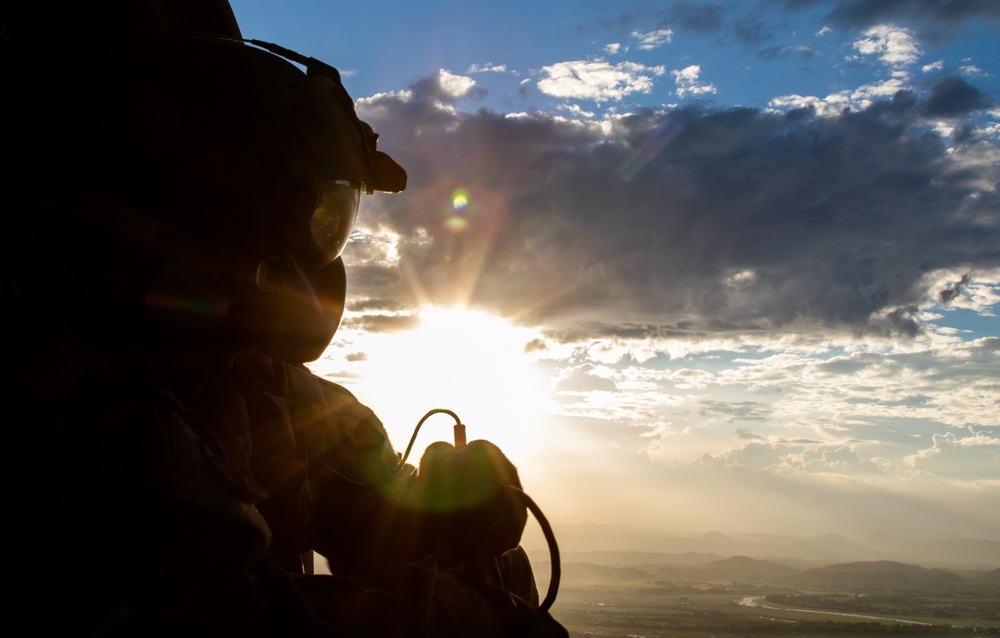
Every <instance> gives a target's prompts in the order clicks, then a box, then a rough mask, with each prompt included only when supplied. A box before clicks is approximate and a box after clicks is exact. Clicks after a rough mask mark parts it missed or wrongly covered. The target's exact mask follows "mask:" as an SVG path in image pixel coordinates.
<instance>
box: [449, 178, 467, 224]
mask: <svg viewBox="0 0 1000 638" xmlns="http://www.w3.org/2000/svg"><path fill="white" fill-rule="evenodd" d="M468 209H469V192H468V191H466V190H465V189H464V188H459V189H457V190H456V191H455V192H453V193H452V194H451V213H450V214H449V216H448V220H447V221H446V222H445V225H446V226H447V227H448V228H450V229H452V230H465V229H466V228H467V227H468V226H469V220H468V219H466V217H465V214H466V213H468V212H469V210H468Z"/></svg>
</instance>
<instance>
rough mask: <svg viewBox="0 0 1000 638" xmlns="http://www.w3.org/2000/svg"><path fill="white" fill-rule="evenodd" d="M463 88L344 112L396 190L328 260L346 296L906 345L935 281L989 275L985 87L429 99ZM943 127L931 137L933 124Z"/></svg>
mask: <svg viewBox="0 0 1000 638" xmlns="http://www.w3.org/2000/svg"><path fill="white" fill-rule="evenodd" d="M602 69H603V70H605V71H607V70H609V69H610V67H608V65H603V66H602ZM689 75H690V74H689ZM694 75H695V80H696V79H697V77H696V76H697V74H696V73H695V74H694ZM549 77H550V79H551V78H553V77H554V76H553V75H550V76H549ZM574 77H575V78H576V79H575V80H572V81H571V82H570V81H568V82H569V84H567V86H569V85H570V84H573V83H574V82H575V83H576V84H575V86H577V87H581V86H584V85H585V84H587V82H585V81H584V79H585V77H586V76H585V75H581V74H580V73H579V69H578V70H577V75H575V76H574ZM605 86H608V87H614V86H619V87H621V86H624V85H619V84H616V82H611V83H610V84H605ZM566 90H567V91H569V90H570V89H566ZM574 90H575V89H574ZM581 90H582V89H581ZM617 90H624V89H621V88H619V89H617ZM474 91H475V87H474V85H472V84H469V83H465V82H461V81H459V80H458V79H456V76H452V75H450V74H448V75H445V74H439V75H438V76H436V77H435V78H428V79H427V80H423V81H421V82H420V83H418V84H417V85H415V86H414V87H413V88H412V89H411V90H410V91H407V92H401V93H398V94H392V95H382V96H376V97H374V98H370V99H367V100H363V101H361V103H360V104H359V109H360V110H361V112H362V116H363V117H365V118H367V119H368V120H370V121H371V122H372V123H373V124H375V125H376V129H377V130H378V131H379V132H380V133H381V134H382V138H383V140H385V142H384V144H385V147H386V148H387V150H390V151H391V152H392V153H393V155H394V156H396V157H397V159H399V160H400V161H401V162H402V163H403V164H404V166H406V167H407V168H408V170H409V172H410V184H411V185H410V188H409V189H408V190H407V191H406V192H405V193H403V194H401V195H399V196H394V197H391V198H372V199H371V201H370V203H368V202H366V205H367V212H366V213H365V218H364V219H363V220H362V225H363V227H364V228H366V229H367V230H368V231H369V234H368V235H367V236H368V237H369V238H370V240H371V241H370V242H369V243H366V242H365V239H364V237H362V236H358V237H356V238H355V239H356V241H355V242H354V245H353V246H352V247H351V248H350V251H351V252H350V254H349V255H348V257H349V258H350V259H353V260H355V261H356V263H358V264H359V265H360V264H363V265H364V266H365V267H364V268H358V269H357V270H356V271H355V272H354V273H353V282H352V283H353V284H354V286H356V288H355V289H356V290H358V291H364V293H365V296H368V297H372V298H375V297H386V295H390V296H397V297H398V299H397V300H396V301H394V302H391V304H390V305H392V304H395V305H397V306H409V305H412V304H413V303H415V302H417V301H422V300H430V301H436V302H449V301H457V300H461V301H471V302H472V303H474V304H481V305H483V306H487V307H490V308H491V309H493V310H495V311H498V312H500V313H502V314H503V315H505V316H508V317H517V318H519V319H520V320H522V321H524V322H528V323H533V324H539V325H549V326H553V327H559V328H562V329H566V330H570V329H572V327H573V326H574V325H575V326H587V329H589V330H593V327H594V326H595V325H596V326H600V329H601V330H606V331H609V332H622V331H628V330H635V329H641V330H648V331H651V332H661V333H663V332H691V331H694V332H701V333H728V332H732V331H741V332H743V331H754V330H767V331H775V330H776V331H782V330H802V329H809V330H816V329H825V330H833V331H845V332H849V333H854V334H869V335H883V336H893V335H895V336H901V337H908V336H910V337H912V336H914V335H915V334H917V333H919V332H920V331H921V329H922V327H921V321H920V318H919V314H918V313H919V308H921V307H922V306H926V305H927V304H928V303H930V302H936V301H939V300H940V299H941V297H939V295H940V293H941V292H942V290H944V289H945V288H947V286H948V285H949V284H955V285H957V284H958V282H959V281H960V280H962V278H963V277H967V278H969V279H971V280H972V281H976V280H977V279H978V280H980V281H982V278H984V277H985V278H986V280H987V281H988V282H990V281H992V282H995V281H996V279H995V278H996V271H997V269H998V268H1000V218H998V215H997V210H998V209H1000V201H998V197H1000V193H998V192H997V190H996V188H997V184H998V182H1000V170H998V165H997V159H998V158H1000V153H998V148H997V143H996V138H995V136H990V135H988V134H986V133H985V132H984V131H983V130H981V129H980V128H977V126H975V124H974V123H975V122H976V119H975V118H976V117H978V116H981V115H982V112H983V109H984V108H986V107H988V106H989V100H987V99H986V98H985V96H984V95H983V94H982V93H981V92H979V91H978V89H976V88H975V87H974V86H973V85H971V84H969V83H968V82H967V81H966V80H965V79H962V78H960V77H957V76H954V77H947V78H944V79H942V80H941V81H939V82H938V83H937V84H935V85H934V86H932V87H931V88H930V90H928V91H925V92H923V93H918V92H916V91H914V90H900V91H897V92H896V93H895V94H894V95H892V96H891V97H889V98H885V99H879V100H874V101H871V102H870V104H868V105H867V106H866V107H865V108H855V109H849V108H848V109H845V110H844V111H843V112H839V113H836V114H830V113H828V112H825V113H824V114H823V115H820V113H819V112H818V111H817V110H816V109H815V108H809V107H805V108H793V109H791V110H788V111H787V112H778V111H773V112H772V111H759V110H751V109H741V108H726V109H714V110H713V109H706V108H700V107H684V108H676V109H673V110H642V111H638V112H636V113H633V114H630V115H624V116H619V117H614V118H608V119H605V120H603V121H599V122H598V121H576V120H569V119H565V118H561V117H558V116H553V115H547V114H523V115H520V116H516V115H507V116H502V115H498V114H495V113H491V112H486V111H481V112H477V113H461V112H459V111H458V110H456V109H454V108H451V107H450V106H449V105H451V104H453V103H454V101H455V100H457V99H459V97H461V96H466V95H468V94H469V93H471V92H474ZM610 91H611V89H609V92H607V93H605V94H604V96H605V97H612V96H613V92H610ZM943 118H946V119H947V121H948V124H949V127H950V129H951V130H953V131H954V132H955V134H954V135H953V136H952V137H950V138H949V137H943V136H941V135H939V134H937V133H935V132H934V127H935V126H936V125H938V124H940V122H941V120H942V119H943ZM458 191H462V192H463V193H464V194H465V197H466V198H467V203H466V204H465V205H464V206H462V207H461V208H458V207H456V205H455V202H454V195H455V193H456V192H458ZM376 200H377V201H376ZM386 238H391V240H387V239H386ZM386 241H390V243H392V244H393V248H392V250H393V254H394V255H395V257H394V258H393V260H391V261H386V260H384V259H380V258H379V257H378V255H379V253H378V252H377V248H378V245H381V244H379V242H382V244H384V243H385V242H386ZM387 282H393V284H394V285H393V287H390V288H388V289H387V288H386V286H385V284H386V283H387ZM387 301H389V300H387Z"/></svg>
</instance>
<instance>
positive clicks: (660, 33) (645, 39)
mask: <svg viewBox="0 0 1000 638" xmlns="http://www.w3.org/2000/svg"><path fill="white" fill-rule="evenodd" d="M673 36H674V32H673V31H672V30H671V29H656V30H655V31H647V32H646V33H643V32H641V31H633V32H632V38H633V39H634V40H638V41H639V43H638V44H637V45H636V46H637V47H638V48H639V49H640V50H642V51H651V50H652V49H656V48H659V47H661V46H663V45H664V44H667V43H668V42H670V40H671V38H673Z"/></svg>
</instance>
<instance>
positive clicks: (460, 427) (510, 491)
mask: <svg viewBox="0 0 1000 638" xmlns="http://www.w3.org/2000/svg"><path fill="white" fill-rule="evenodd" d="M435 414H447V415H448V416H450V417H451V418H452V419H454V420H455V425H454V430H453V431H454V437H455V445H454V447H452V446H449V445H448V444H446V443H442V442H438V443H434V444H432V446H431V447H428V451H429V452H430V453H429V454H428V453H427V452H425V453H424V458H422V459H421V461H420V472H434V471H435V468H434V466H433V464H434V463H435V462H437V463H439V464H440V463H441V461H442V459H443V460H444V465H446V466H449V467H448V469H447V471H446V472H445V473H446V475H447V477H448V479H449V481H448V483H446V485H445V491H446V492H451V495H450V497H445V498H443V499H441V498H440V496H439V497H438V502H442V501H443V502H445V503H455V502H460V503H461V502H464V503H469V502H470V501H473V505H472V506H471V507H470V509H477V508H481V505H480V504H479V503H475V502H474V501H475V499H470V498H469V497H468V496H465V497H463V496H461V495H459V492H462V491H464V488H465V486H467V485H468V482H469V481H471V482H472V488H473V491H474V492H475V491H476V487H477V485H476V481H477V479H478V480H479V482H482V481H483V479H484V476H483V475H479V476H476V475H475V473H477V470H479V471H482V470H483V469H486V470H487V474H488V475H489V478H490V479H492V478H493V476H492V475H493V473H495V472H496V473H499V474H501V475H502V474H504V473H505V472H504V470H503V466H504V461H501V460H500V459H498V458H497V455H496V452H499V450H496V452H493V450H491V449H490V448H491V447H492V444H490V443H488V442H487V441H473V442H472V443H471V444H469V443H467V442H466V426H465V424H464V423H462V420H461V419H460V418H459V417H458V415H457V414H455V413H454V412H453V411H451V410H447V409H445V408H434V409H433V410H430V411H428V412H427V414H425V415H424V416H423V417H421V419H420V420H419V421H418V422H417V425H416V426H415V427H414V428H413V434H412V435H411V436H410V442H409V443H408V444H407V446H406V450H405V451H404V452H403V454H402V456H401V457H400V459H399V465H398V466H397V468H396V474H397V475H398V474H399V473H400V472H401V471H402V470H403V469H404V468H405V467H406V460H407V459H408V458H409V456H410V451H411V450H412V449H413V444H414V443H415V442H416V440H417V435H418V434H419V433H420V428H421V427H422V426H423V425H424V423H425V422H426V421H427V419H429V418H430V417H432V416H434V415H435ZM470 446H471V447H472V450H471V452H472V454H469V452H470V450H469V447H470ZM464 456H468V457H469V459H468V460H466V459H464V458H463V459H462V461H464V462H462V461H460V462H458V463H456V462H455V459H456V458H458V457H464ZM500 456H502V454H501V455H500ZM425 462H426V463H427V466H429V467H426V468H425ZM438 471H440V470H438ZM469 474H473V475H472V476H470V475H469ZM514 476H515V478H516V474H515V475H514ZM486 480H488V479H486ZM502 487H503V488H504V493H503V494H501V495H497V496H496V497H494V498H493V499H492V500H495V501H501V502H502V501H505V500H511V499H512V501H513V503H515V504H517V505H520V506H522V507H524V508H526V509H527V510H529V511H530V512H531V513H532V514H533V515H534V516H535V520H537V521H538V525H539V526H540V527H541V528H542V534H543V535H544V536H545V542H546V544H547V545H548V548H549V559H550V561H551V565H552V573H551V577H550V578H549V587H548V591H547V592H546V594H545V598H544V599H543V600H542V603H541V605H540V606H539V607H540V608H541V609H542V611H548V610H549V609H550V608H551V607H552V604H553V603H554V602H555V600H556V596H557V595H558V593H559V581H560V579H561V576H562V564H561V561H560V556H559V544H558V543H557V542H556V536H555V532H553V530H552V526H551V525H550V524H549V521H548V519H547V518H546V517H545V514H544V513H543V512H542V509H541V508H540V507H539V506H538V504H537V503H536V502H535V501H534V500H533V499H532V498H531V497H530V496H528V495H527V494H526V493H525V492H524V490H523V489H521V486H520V484H518V485H504V486H502ZM481 509H484V510H485V511H488V512H490V513H495V512H496V511H498V508H497V507H496V504H495V503H491V504H490V507H487V508H481ZM491 510H492V511H491ZM499 511H503V508H499ZM518 520H519V517H518V516H516V515H514V516H503V517H502V520H494V521H492V522H487V523H486V524H473V525H470V526H469V527H468V528H467V529H468V530H475V531H476V532H477V533H482V531H483V530H484V529H486V530H490V532H491V533H499V536H498V537H497V538H495V539H490V538H488V539H486V541H485V542H486V543H487V544H492V547H490V549H489V552H490V553H491V554H492V555H491V556H489V557H488V558H484V559H482V560H480V564H481V565H482V570H483V572H484V573H486V575H487V578H489V579H491V580H493V579H495V580H498V581H499V582H500V583H501V585H502V582H503V578H502V576H501V575H500V571H501V570H500V568H499V566H498V564H497V562H496V557H497V556H498V555H499V554H501V553H503V551H506V550H507V549H510V548H509V547H506V546H505V545H510V544H511V541H510V538H509V537H510V536H511V535H512V534H513V535H516V539H515V540H514V542H513V544H514V545H516V544H517V542H518V541H519V540H520V537H521V530H522V529H523V522H521V523H520V526H518V523H517V521H518ZM510 524H513V525H515V526H516V531H514V530H513V529H511V528H509V525H510ZM498 529H499V530H501V531H499V532H497V530H498ZM459 532H461V530H459ZM505 537H507V538H505ZM483 542H484V541H483V539H477V541H476V543H477V544H481V543H483Z"/></svg>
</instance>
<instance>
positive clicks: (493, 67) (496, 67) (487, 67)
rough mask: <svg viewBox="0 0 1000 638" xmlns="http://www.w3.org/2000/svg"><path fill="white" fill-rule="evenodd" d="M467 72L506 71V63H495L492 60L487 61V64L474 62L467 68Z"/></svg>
mask: <svg viewBox="0 0 1000 638" xmlns="http://www.w3.org/2000/svg"><path fill="white" fill-rule="evenodd" d="M465 72H466V73H506V72H507V65H506V64H493V63H492V62H487V63H486V64H483V65H479V64H472V65H469V68H468V69H466V71H465Z"/></svg>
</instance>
